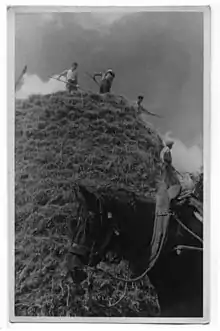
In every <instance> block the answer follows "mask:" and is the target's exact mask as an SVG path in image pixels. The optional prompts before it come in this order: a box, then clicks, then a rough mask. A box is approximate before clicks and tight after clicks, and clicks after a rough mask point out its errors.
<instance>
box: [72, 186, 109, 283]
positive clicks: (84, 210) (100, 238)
mask: <svg viewBox="0 0 220 331" xmlns="http://www.w3.org/2000/svg"><path fill="white" fill-rule="evenodd" d="M79 190H80V194H81V197H82V198H83V199H81V203H80V207H79V212H78V217H77V220H76V223H77V224H76V225H75V230H74V233H73V234H72V245H71V248H70V251H69V254H68V269H69V270H70V272H71V276H72V278H73V280H74V282H76V283H77V282H78V283H79V282H81V281H82V280H84V279H85V278H86V276H87V274H86V273H85V272H84V271H83V268H84V266H94V265H96V264H98V263H99V262H100V261H101V259H102V258H103V256H104V254H105V252H106V249H107V247H108V245H109V243H110V240H111V237H112V235H113V232H114V231H113V229H114V226H113V219H112V214H111V213H110V211H109V210H108V208H107V207H106V205H104V204H103V203H102V200H101V198H100V197H97V196H96V195H95V194H93V193H91V192H89V191H88V190H87V189H86V188H84V187H81V186H79Z"/></svg>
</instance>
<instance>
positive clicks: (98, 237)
mask: <svg viewBox="0 0 220 331" xmlns="http://www.w3.org/2000/svg"><path fill="white" fill-rule="evenodd" d="M78 192H80V201H81V203H80V204H79V206H80V207H79V209H80V210H78V215H79V217H78V219H77V225H76V227H75V226H74V230H73V232H72V245H71V249H70V252H69V255H68V260H67V261H68V269H69V271H70V273H71V276H72V279H73V280H74V282H75V283H81V282H82V280H84V279H85V278H86V277H87V274H86V273H85V272H84V271H83V266H85V265H87V266H88V265H89V266H96V265H97V264H98V263H99V262H100V261H102V259H103V258H104V257H105V255H106V254H107V253H108V252H114V253H115V254H116V255H117V256H118V257H119V258H120V259H124V260H126V261H128V262H129V266H130V269H131V271H132V274H133V276H134V278H132V279H130V280H124V281H125V282H133V281H138V280H140V279H141V278H143V276H145V275H146V270H148V264H149V257H150V245H151V239H152V234H153V231H154V219H155V199H154V198H152V197H149V198H146V197H144V198H143V197H137V196H136V195H135V194H134V193H133V192H126V191H123V190H118V191H117V193H116V194H101V195H99V194H98V195H97V194H96V193H94V192H91V190H88V189H87V188H86V187H85V186H80V185H79V191H78ZM78 196H79V194H78ZM171 210H172V213H171V215H170V221H169V225H168V230H167V235H166V238H165V241H164V243H163V248H162V249H161V251H160V254H159V256H158V257H157V260H156V263H155V264H154V266H153V267H152V268H151V269H150V270H149V271H148V272H147V275H148V277H149V279H150V281H151V283H152V284H153V286H154V287H155V289H156V292H157V295H158V299H159V304H160V310H161V317H202V316H203V253H202V237H203V224H202V222H201V221H199V220H198V219H197V217H196V216H195V212H196V211H197V209H196V207H195V205H193V204H192V203H190V198H186V199H183V200H182V201H181V202H176V201H174V202H173V203H172V205H171ZM140 275H141V276H140Z"/></svg>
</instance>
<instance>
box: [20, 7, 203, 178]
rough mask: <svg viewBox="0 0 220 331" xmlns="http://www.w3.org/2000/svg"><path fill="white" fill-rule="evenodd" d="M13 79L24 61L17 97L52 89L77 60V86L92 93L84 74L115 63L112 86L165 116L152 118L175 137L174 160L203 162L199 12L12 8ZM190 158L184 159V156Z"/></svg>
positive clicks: (192, 166) (190, 164)
mask: <svg viewBox="0 0 220 331" xmlns="http://www.w3.org/2000/svg"><path fill="white" fill-rule="evenodd" d="M15 31H16V38H15V77H18V76H19V74H20V72H21V71H22V69H23V67H24V65H27V66H28V70H27V74H26V76H25V80H24V85H23V86H22V87H21V89H20V91H18V95H17V96H18V97H25V96H28V95H29V94H32V93H42V94H46V93H50V92H51V93H52V92H55V91H57V90H62V89H64V86H63V85H64V84H62V83H59V82H56V81H55V80H51V79H49V76H50V75H52V74H57V73H60V72H61V71H63V70H64V69H66V68H69V67H70V65H71V63H72V62H74V61H77V62H78V63H79V84H80V86H81V87H82V88H83V89H85V90H86V89H90V90H91V89H92V90H94V91H97V86H96V85H95V84H94V82H93V81H92V80H90V79H89V78H88V77H87V76H86V74H85V72H90V73H93V72H95V71H102V70H105V69H108V68H112V69H113V70H114V71H115V73H116V77H115V80H114V83H113V86H112V91H113V92H114V93H116V94H121V95H124V96H125V97H127V98H128V99H129V100H131V101H133V100H135V99H136V97H137V95H139V94H142V95H144V105H145V107H146V108H147V109H149V110H150V111H153V112H156V113H158V114H160V115H162V116H163V118H162V119H154V118H153V117H150V118H148V119H147V120H148V121H150V122H151V123H153V125H154V126H155V127H156V129H158V130H159V132H160V133H161V135H163V136H164V137H166V136H169V137H172V138H173V139H174V140H175V146H174V147H175V153H174V154H175V163H176V166H177V167H178V169H179V170H182V169H181V167H182V168H184V169H187V170H189V171H191V170H192V169H193V170H195V169H197V168H199V167H200V166H201V163H202V126H203V123H202V119H203V18H202V14H201V13H196V12H134V13H131V12H130V13H123V11H122V12H121V11H120V12H116V11H115V12H112V13H109V12H104V13H100V12H99V13H89V12H87V13H86V12H85V13H41V14H17V15H16V25H15ZM187 160H188V161H187Z"/></svg>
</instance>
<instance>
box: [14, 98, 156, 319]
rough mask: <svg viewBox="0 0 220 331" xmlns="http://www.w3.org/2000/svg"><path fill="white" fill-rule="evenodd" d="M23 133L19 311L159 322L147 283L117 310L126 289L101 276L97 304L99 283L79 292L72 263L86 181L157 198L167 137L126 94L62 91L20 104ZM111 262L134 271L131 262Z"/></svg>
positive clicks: (18, 190)
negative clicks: (72, 225) (79, 187)
mask: <svg viewBox="0 0 220 331" xmlns="http://www.w3.org/2000/svg"><path fill="white" fill-rule="evenodd" d="M15 137H16V139H15V155H16V157H15V167H16V173H15V315H16V316H119V317H121V316H157V314H158V312H159V307H158V300H157V296H156V293H155V291H154V289H153V287H152V286H151V284H150V282H149V281H148V280H147V279H146V280H145V281H143V282H142V283H140V284H134V285H129V286H128V290H127V295H126V297H125V298H124V299H123V300H122V301H121V302H120V303H119V304H118V305H116V306H115V307H112V308H108V305H109V304H111V303H113V302H115V301H116V300H117V299H118V298H119V297H120V295H122V293H123V291H124V284H123V283H120V282H114V281H113V280H112V279H108V278H106V276H103V275H101V274H100V275H98V276H97V277H94V278H93V290H92V304H91V298H90V295H89V293H90V292H89V290H88V289H89V286H90V285H89V277H88V279H87V280H85V281H84V282H83V283H82V287H80V288H76V287H75V286H74V284H73V282H72V280H71V279H70V278H69V276H68V273H67V270H66V265H65V264H66V253H67V251H68V249H69V246H70V240H69V236H68V234H69V231H68V220H70V219H73V218H74V217H76V207H77V201H76V199H75V196H74V190H73V188H74V186H75V185H76V183H77V182H78V181H81V180H83V181H84V183H88V185H95V186H97V187H98V186H102V185H111V186H115V187H117V188H121V187H123V188H128V189H129V190H132V191H134V192H137V193H141V194H145V195H152V194H154V192H155V185H156V181H157V178H158V175H159V169H160V161H159V152H160V150H161V146H162V145H161V144H162V141H161V139H160V137H159V135H158V133H157V132H156V131H155V130H154V129H153V128H152V125H151V124H149V125H148V124H147V123H143V122H142V120H141V119H140V118H139V116H138V115H137V114H136V111H135V109H134V108H133V107H132V106H131V105H129V103H128V101H127V100H126V99H124V98H123V97H120V96H114V95H106V96H104V97H103V96H100V95H98V94H94V93H83V94H82V95H81V94H80V93H78V92H76V93H75V94H74V96H69V95H68V94H66V93H65V92H59V93H56V94H54V95H45V96H40V95H34V96H31V97H29V99H27V100H17V101H16V116H15ZM102 264H103V268H106V269H107V270H109V271H111V272H113V273H115V274H121V275H123V276H127V274H128V266H127V263H126V262H125V261H121V262H120V264H114V263H108V262H106V263H103V262H102Z"/></svg>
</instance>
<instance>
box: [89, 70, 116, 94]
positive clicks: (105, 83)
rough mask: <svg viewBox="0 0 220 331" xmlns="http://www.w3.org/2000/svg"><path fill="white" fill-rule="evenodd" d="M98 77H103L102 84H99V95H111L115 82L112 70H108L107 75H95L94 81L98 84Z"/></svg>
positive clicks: (99, 73) (100, 73)
mask: <svg viewBox="0 0 220 331" xmlns="http://www.w3.org/2000/svg"><path fill="white" fill-rule="evenodd" d="M96 77H101V82H100V84H99V86H100V88H99V93H101V94H105V93H110V91H111V87H112V83H113V80H114V78H115V73H114V72H113V70H112V69H108V70H107V71H106V72H105V73H102V72H98V73H95V74H94V75H93V79H94V81H95V82H96V83H98V82H97V81H96Z"/></svg>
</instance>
